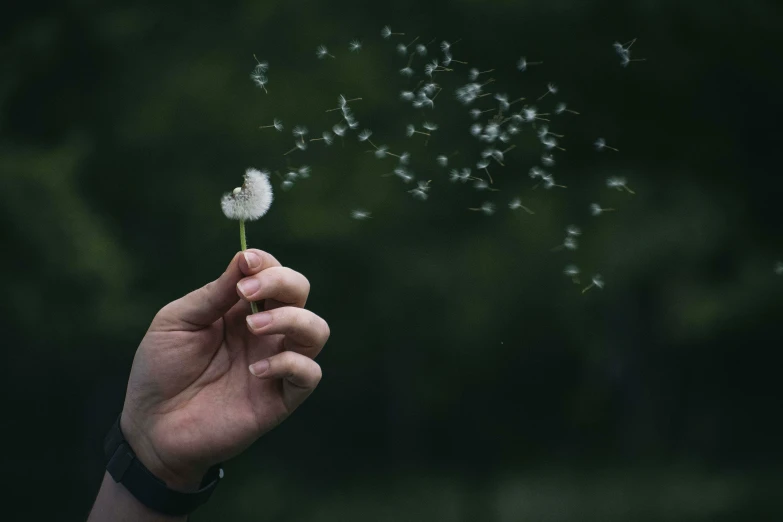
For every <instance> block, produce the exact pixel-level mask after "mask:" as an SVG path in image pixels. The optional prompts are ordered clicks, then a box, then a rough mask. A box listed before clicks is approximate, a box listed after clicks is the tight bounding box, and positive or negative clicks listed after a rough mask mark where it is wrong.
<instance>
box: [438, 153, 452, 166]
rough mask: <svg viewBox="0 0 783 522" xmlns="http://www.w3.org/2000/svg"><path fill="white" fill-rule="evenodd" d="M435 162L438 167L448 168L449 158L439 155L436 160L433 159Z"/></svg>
mask: <svg viewBox="0 0 783 522" xmlns="http://www.w3.org/2000/svg"><path fill="white" fill-rule="evenodd" d="M435 161H436V162H437V163H438V165H439V166H441V167H446V166H448V164H449V158H448V156H445V155H443V154H441V155H440V156H438V157H437V158H435Z"/></svg>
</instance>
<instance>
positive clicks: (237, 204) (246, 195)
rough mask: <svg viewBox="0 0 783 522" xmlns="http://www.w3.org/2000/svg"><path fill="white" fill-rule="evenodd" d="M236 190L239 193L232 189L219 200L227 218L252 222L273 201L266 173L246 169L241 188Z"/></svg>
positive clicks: (265, 211)
mask: <svg viewBox="0 0 783 522" xmlns="http://www.w3.org/2000/svg"><path fill="white" fill-rule="evenodd" d="M237 188H238V189H239V191H237V189H234V190H233V191H231V192H230V193H228V194H226V195H224V196H223V198H222V199H221V200H220V206H221V208H222V210H223V214H225V216H226V217H227V218H229V219H239V220H242V221H253V220H255V219H258V218H260V217H262V216H263V215H264V214H266V213H267V211H268V210H269V207H270V206H271V205H272V199H273V193H272V185H271V184H270V183H269V173H268V172H267V171H262V170H258V169H253V168H249V169H247V170H246V171H245V177H244V182H243V183H242V186H241V187H237Z"/></svg>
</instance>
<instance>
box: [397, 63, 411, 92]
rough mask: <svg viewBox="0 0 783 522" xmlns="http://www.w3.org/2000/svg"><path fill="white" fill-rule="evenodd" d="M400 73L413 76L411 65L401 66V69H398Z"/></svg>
mask: <svg viewBox="0 0 783 522" xmlns="http://www.w3.org/2000/svg"><path fill="white" fill-rule="evenodd" d="M400 74H401V75H403V76H407V77H408V78H410V77H411V76H413V68H412V67H403V68H402V69H400ZM412 95H413V93H411V97H412Z"/></svg>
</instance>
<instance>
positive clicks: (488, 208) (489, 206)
mask: <svg viewBox="0 0 783 522" xmlns="http://www.w3.org/2000/svg"><path fill="white" fill-rule="evenodd" d="M479 208H480V209H481V213H482V214H484V215H485V216H491V215H492V214H494V213H495V204H494V203H490V202H489V201H486V202H484V203H482V204H481V207H479Z"/></svg>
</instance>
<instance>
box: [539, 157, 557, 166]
mask: <svg viewBox="0 0 783 522" xmlns="http://www.w3.org/2000/svg"><path fill="white" fill-rule="evenodd" d="M541 164H542V165H543V166H545V167H552V166H554V165H555V157H554V156H553V155H551V154H542V155H541Z"/></svg>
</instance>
